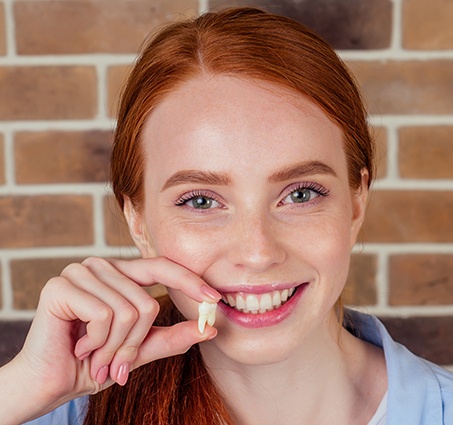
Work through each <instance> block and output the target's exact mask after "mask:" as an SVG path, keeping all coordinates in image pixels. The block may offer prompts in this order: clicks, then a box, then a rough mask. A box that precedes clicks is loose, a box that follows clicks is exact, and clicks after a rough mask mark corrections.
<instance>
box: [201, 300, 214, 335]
mask: <svg viewBox="0 0 453 425" xmlns="http://www.w3.org/2000/svg"><path fill="white" fill-rule="evenodd" d="M216 309H217V303H215V304H212V303H208V302H206V301H203V302H202V303H200V304H199V305H198V314H199V316H198V330H199V331H200V333H204V331H205V328H206V323H207V324H208V325H210V326H213V325H214V323H215V312H216Z"/></svg>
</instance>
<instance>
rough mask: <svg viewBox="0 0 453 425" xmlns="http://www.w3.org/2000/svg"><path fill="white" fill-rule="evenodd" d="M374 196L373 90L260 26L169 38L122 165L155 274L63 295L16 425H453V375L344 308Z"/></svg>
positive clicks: (35, 331)
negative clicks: (364, 95)
mask: <svg viewBox="0 0 453 425" xmlns="http://www.w3.org/2000/svg"><path fill="white" fill-rule="evenodd" d="M372 178H373V144H372V141H371V138H370V135H369V131H368V127H367V123H366V115H365V111H364V109H363V106H362V103H361V100H360V96H359V94H358V91H357V89H356V87H355V85H354V83H353V81H352V78H351V76H350V75H349V73H348V72H347V70H346V69H345V67H344V65H343V64H342V62H341V61H340V60H339V58H338V57H337V56H336V55H335V53H334V52H333V51H332V49H331V48H330V47H329V46H328V45H327V44H326V43H325V42H323V41H322V40H320V39H319V38H318V37H317V36H316V35H314V34H313V33H312V32H311V31H309V30H308V29H306V28H305V27H303V26H301V25H299V24H297V23H295V22H293V21H291V20H289V19H286V18H282V17H277V16H274V15H271V14H267V13H264V12H261V11H259V10H255V9H249V8H244V9H232V10H227V11H223V12H219V13H216V14H207V15H204V16H202V17H200V18H197V19H195V20H192V21H187V22H182V23H177V24H174V25H172V26H169V27H168V28H166V29H164V30H163V31H162V32H161V33H160V34H158V35H157V36H156V37H155V38H154V39H153V40H151V41H150V43H149V44H148V46H147V47H146V48H145V49H144V51H143V53H142V55H141V57H140V59H139V60H138V62H137V64H136V66H135V68H134V70H133V72H132V74H131V76H130V79H129V83H128V85H127V87H126V90H125V92H124V95H123V99H122V104H121V108H120V114H119V119H118V125H117V130H116V135H115V145H114V150H113V155H112V181H113V188H114V192H115V194H116V197H117V199H118V202H119V204H120V206H121V208H122V209H123V211H124V214H125V217H126V219H127V222H128V224H129V228H130V232H131V235H132V237H133V239H134V241H135V243H136V245H137V247H138V248H139V250H140V252H141V254H142V257H143V258H142V259H140V260H134V261H120V260H108V261H107V260H102V259H93V258H92V259H88V260H86V261H85V262H83V263H82V264H78V265H77V264H75V265H71V266H69V267H68V268H66V269H65V270H64V271H63V272H62V274H61V276H59V277H56V278H54V279H51V280H50V281H49V282H48V283H47V285H46V287H45V288H44V290H43V293H42V296H41V300H40V303H39V306H38V309H37V313H36V318H35V320H34V322H33V325H32V328H31V330H30V333H29V336H28V338H27V341H26V343H25V346H24V348H23V350H22V351H21V353H20V354H19V355H18V356H17V357H16V358H15V359H14V360H13V361H12V362H10V363H9V364H8V365H6V366H5V367H4V368H3V369H2V370H1V374H0V377H1V378H2V382H8V385H7V386H6V385H2V386H1V387H2V389H1V390H0V391H1V393H0V394H1V397H2V400H4V402H3V403H2V406H1V407H0V412H1V417H2V421H3V422H2V423H4V424H18V423H22V422H24V421H26V420H30V419H33V418H37V417H39V416H42V415H45V416H43V418H42V419H38V420H36V421H34V422H32V423H34V424H51V423H55V424H56V423H58V424H65V423H71V424H82V423H84V424H142V423H143V424H144V423H152V424H166V425H167V424H178V425H180V424H241V425H248V424H264V425H266V424H302V423H306V424H335V425H339V424H348V425H350V424H360V425H363V424H384V423H386V424H395V425H396V424H397V425H402V424H403V425H404V424H411V425H413V424H429V425H433V424H452V423H453V413H452V412H453V378H452V375H451V374H449V373H447V372H446V371H444V370H442V369H441V368H438V367H437V366H434V365H432V364H430V363H428V362H426V361H424V360H421V359H419V358H417V357H415V356H414V355H412V354H411V353H409V352H408V351H407V350H406V349H404V348H403V347H402V346H400V345H398V344H396V343H395V342H393V341H392V340H391V339H390V337H389V335H388V334H387V333H386V331H385V329H384V328H383V326H382V325H381V324H380V323H379V322H378V321H377V320H376V319H374V318H372V317H369V316H365V315H361V314H359V313H354V312H352V311H346V312H343V310H342V307H341V302H340V301H339V297H340V294H341V291H342V289H343V286H344V284H345V281H346V277H347V274H348V267H349V256H350V251H351V248H352V247H353V245H354V243H355V242H356V239H357V235H358V233H359V231H360V226H361V224H362V221H363V218H364V211H365V206H366V200H367V194H368V189H369V186H370V184H371V181H372ZM157 282H160V283H162V284H163V285H165V286H166V287H167V289H168V293H169V296H170V299H171V300H170V299H169V298H165V299H163V300H161V308H160V311H159V307H158V305H157V302H156V300H154V299H152V298H151V297H150V296H149V295H148V294H147V293H146V291H145V290H144V287H146V286H149V285H153V284H155V283H157ZM219 300H220V301H219ZM203 301H207V302H208V303H210V304H213V303H216V302H218V307H217V320H216V323H215V325H214V326H215V327H212V326H209V325H207V326H206V329H205V330H204V331H203V332H200V330H199V329H198V327H197V322H196V321H197V319H198V305H199V304H200V303H202V302H203ZM158 311H159V314H158ZM156 316H157V317H156ZM139 366H143V367H140V368H139ZM130 372H132V373H131V374H130ZM129 375H130V376H129ZM115 382H116V383H117V384H119V385H113V384H114V383H115ZM90 394H91V396H90V397H87V396H88V395H90ZM94 394H96V395H94ZM70 400H73V401H70ZM19 406H20V409H19ZM58 406H60V407H58ZM54 409H56V410H54ZM49 412H50V413H49Z"/></svg>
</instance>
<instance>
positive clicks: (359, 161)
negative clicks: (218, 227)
mask: <svg viewBox="0 0 453 425" xmlns="http://www.w3.org/2000/svg"><path fill="white" fill-rule="evenodd" d="M201 73H207V74H211V75H215V74H227V75H234V76H237V77H240V78H246V79H258V80H265V81H267V82H271V83H273V84H276V85H279V86H283V87H286V88H290V89H292V90H294V91H295V92H297V93H300V94H302V95H304V96H307V97H308V98H310V99H311V100H312V101H314V102H315V103H316V104H317V105H318V106H320V107H321V108H322V109H323V110H324V111H325V113H326V114H327V115H328V116H329V117H330V119H331V120H332V121H333V122H334V123H335V124H336V125H338V127H339V128H340V129H341V130H342V131H343V134H344V138H343V141H344V149H345V152H346V157H347V161H348V171H349V183H350V187H351V189H358V188H359V187H360V185H361V181H362V176H361V171H362V169H364V168H365V169H367V170H368V172H369V176H370V178H369V182H368V184H370V183H371V180H372V177H373V174H374V168H373V157H374V151H373V143H372V140H371V137H370V133H369V128H368V124H367V121H366V111H365V109H364V106H363V103H362V100H361V96H360V93H359V91H358V89H357V87H356V85H355V82H354V80H353V77H352V76H351V75H350V73H349V72H348V70H347V68H346V67H345V65H344V63H343V62H342V61H341V59H340V58H339V57H338V56H337V55H336V53H335V52H334V51H333V49H332V48H331V47H330V46H329V45H328V44H327V43H326V42H325V41H324V40H322V39H321V38H319V37H318V36H317V35H316V34H315V33H314V32H313V31H311V30H310V29H308V28H307V27H305V26H303V25H301V24H299V23H297V22H295V21H293V20H291V19H288V18H285V17H280V16H276V15H272V14H269V13H267V12H264V11H261V10H258V9H254V8H235V9H227V10H223V11H220V12H217V13H207V14H204V15H202V16H200V17H198V18H195V19H192V20H188V21H183V22H178V23H175V24H171V25H169V26H168V27H166V28H164V29H163V30H162V31H160V32H159V33H158V34H157V35H156V36H155V37H154V38H152V39H151V40H150V41H149V42H148V44H147V45H146V46H145V48H144V49H143V52H142V54H141V55H140V57H139V59H138V61H137V63H136V64H135V67H134V69H133V70H132V72H131V74H130V77H129V80H128V83H127V85H126V87H125V90H124V93H123V96H122V100H121V104H120V109H119V116H118V122H117V128H116V132H115V140H114V147H113V153H112V160H111V178H112V185H113V191H114V193H115V196H116V198H117V201H118V203H119V204H120V206H121V207H123V206H124V198H125V197H128V198H129V199H131V201H132V203H133V205H134V206H135V207H136V208H140V207H141V205H142V203H143V168H144V163H143V162H144V158H143V155H142V151H141V144H142V142H143V141H142V140H140V135H141V131H142V127H143V124H144V122H145V120H146V118H147V117H148V115H149V114H150V113H152V111H153V109H154V108H155V107H156V105H157V104H158V103H159V102H160V101H161V100H162V99H163V98H164V97H165V96H166V94H167V93H169V92H171V91H172V90H174V89H175V88H176V87H177V86H178V85H180V84H183V83H184V82H186V81H187V80H189V79H190V78H193V77H194V76H196V75H199V74H201ZM179 320H183V318H182V317H181V315H180V314H179V312H178V311H177V310H176V308H175V307H174V305H173V304H172V303H171V301H169V300H168V299H165V300H163V304H162V307H161V312H160V314H159V318H158V324H159V325H163V326H169V325H172V324H174V323H175V322H177V321H179ZM145 423H151V424H156V425H184V424H187V425H189V424H190V425H193V424H197V425H216V424H218V425H229V424H233V423H234V422H233V420H232V419H231V417H230V416H229V413H228V411H227V408H226V407H225V403H224V402H223V400H222V397H221V394H219V392H218V391H217V390H216V387H215V385H214V384H213V382H212V381H211V378H210V376H209V374H208V373H207V371H206V368H205V367H204V364H203V359H202V357H201V355H200V352H199V349H198V347H197V346H195V347H192V348H191V349H190V350H189V351H188V352H187V353H186V354H184V355H180V356H174V357H171V358H168V359H162V360H159V361H156V362H153V363H151V364H149V365H146V366H143V367H141V368H139V369H138V370H136V371H134V372H133V373H132V376H131V379H130V381H129V382H128V384H127V385H126V386H125V387H124V388H123V387H119V386H113V387H111V388H109V389H107V390H105V391H104V392H102V393H100V394H98V395H95V396H92V397H91V398H90V403H89V409H88V414H87V417H86V421H85V424H86V425H88V424H91V425H93V424H96V425H98V424H99V425H100V424H105V425H107V424H109V425H111V424H145Z"/></svg>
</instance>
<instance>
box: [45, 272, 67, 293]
mask: <svg viewBox="0 0 453 425" xmlns="http://www.w3.org/2000/svg"><path fill="white" fill-rule="evenodd" d="M67 285H68V280H67V279H66V278H65V277H62V276H56V277H52V278H50V279H49V280H48V281H47V283H46V284H45V285H44V287H43V289H42V291H41V295H40V297H41V298H47V297H53V296H55V295H58V294H59V293H60V292H61V291H62V290H64V288H65V287H66V286H67Z"/></svg>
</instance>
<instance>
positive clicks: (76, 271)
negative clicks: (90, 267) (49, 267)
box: [61, 263, 86, 277]
mask: <svg viewBox="0 0 453 425" xmlns="http://www.w3.org/2000/svg"><path fill="white" fill-rule="evenodd" d="M85 270H86V267H85V266H84V265H83V263H82V264H80V263H71V264H68V265H67V266H66V267H65V268H64V269H63V271H62V272H61V276H65V277H66V276H76V275H80V274H81V273H83V272H85Z"/></svg>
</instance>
